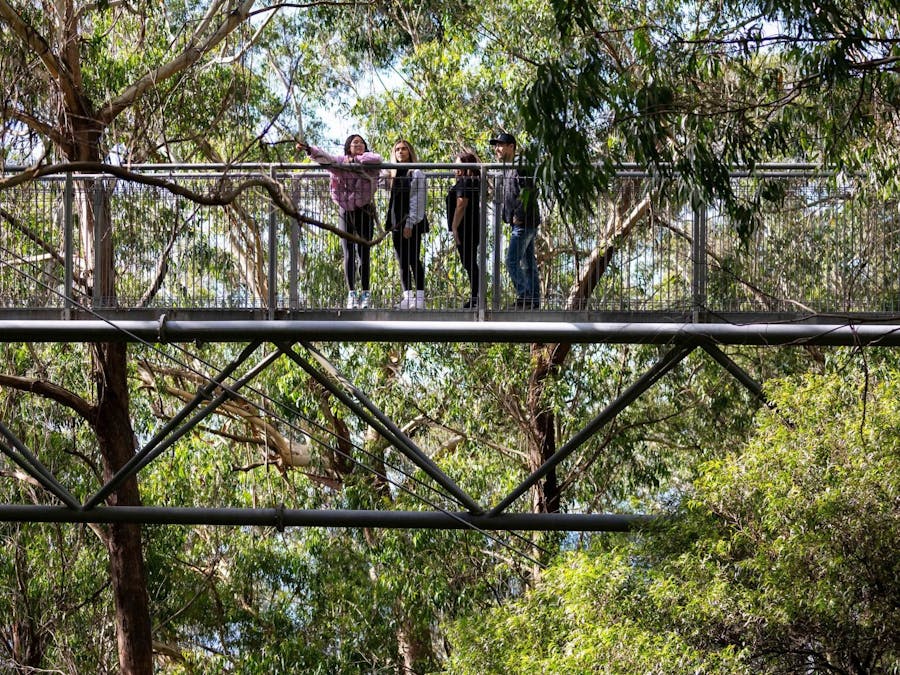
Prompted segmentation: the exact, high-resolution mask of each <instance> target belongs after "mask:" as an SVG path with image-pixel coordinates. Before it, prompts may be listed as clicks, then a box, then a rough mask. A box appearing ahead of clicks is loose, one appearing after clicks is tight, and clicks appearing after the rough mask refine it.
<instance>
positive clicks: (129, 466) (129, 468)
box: [84, 345, 280, 509]
mask: <svg viewBox="0 0 900 675" xmlns="http://www.w3.org/2000/svg"><path fill="white" fill-rule="evenodd" d="M255 346H256V345H251V346H250V347H253V348H254V349H255ZM250 347H248V348H247V350H245V352H244V353H242V354H241V356H243V357H244V358H246V356H249V353H247V351H248V350H250ZM245 353H246V356H244V354H245ZM279 356H280V352H272V353H271V354H268V355H267V356H266V357H265V358H263V359H262V361H260V362H259V363H258V364H256V365H255V366H254V367H253V368H251V369H250V371H248V372H247V374H246V375H244V376H243V377H241V378H240V379H238V380H236V381H235V383H234V384H233V385H231V386H230V387H227V386H225V385H224V384H222V383H221V379H222V378H221V377H220V378H219V384H218V385H217V386H219V387H221V388H222V393H221V394H219V395H218V396H216V397H215V398H214V399H212V401H210V402H209V404H208V405H206V406H205V407H204V408H203V409H201V410H200V412H198V413H197V414H196V415H194V416H193V417H192V418H191V419H190V420H188V421H187V422H186V423H185V424H184V425H183V426H181V427H180V428H178V429H177V430H176V431H175V432H174V433H172V434H171V435H170V436H169V437H168V438H167V439H165V440H164V441H160V442H157V443H150V444H148V445H146V446H144V448H142V449H141V450H140V452H138V453H136V454H135V456H134V457H132V458H131V459H130V460H129V461H128V462H127V463H126V464H125V466H123V467H122V468H121V469H119V470H118V471H117V472H116V474H115V475H114V476H113V477H112V478H110V479H109V480H108V481H107V482H106V484H105V485H104V486H103V487H101V488H100V490H98V491H97V492H96V493H95V494H94V495H93V496H92V497H91V498H90V499H88V500H87V501H86V502H85V503H84V508H85V509H92V508H94V507H95V506H97V505H98V504H99V503H100V502H101V501H103V500H104V499H106V498H107V497H108V496H109V495H111V494H112V493H113V491H114V490H115V489H116V488H118V487H119V486H120V485H121V484H122V483H123V482H124V481H125V480H127V479H128V478H130V477H131V476H133V475H135V474H137V472H138V471H140V470H141V469H143V468H144V467H145V466H147V465H148V464H149V463H150V462H152V461H153V460H154V459H156V458H157V457H158V456H159V455H161V454H162V453H163V452H164V451H165V450H166V449H168V448H169V447H171V446H172V445H173V444H174V443H175V442H176V441H177V440H178V439H180V438H181V437H182V436H184V435H185V434H187V433H188V432H189V431H190V430H191V429H193V428H194V427H195V426H197V425H198V424H199V423H200V422H202V421H203V420H204V419H206V418H207V417H209V416H210V415H211V414H212V413H213V412H215V410H216V409H217V408H218V407H219V406H220V405H222V403H224V402H225V401H227V400H228V399H230V398H234V397H236V396H238V393H237V392H238V390H240V389H241V388H243V387H244V386H245V385H246V384H247V383H248V382H250V381H251V380H252V379H253V378H255V377H256V376H257V375H259V374H260V373H261V372H262V371H263V370H265V369H266V368H268V367H269V366H270V365H272V363H273V362H274V361H275V360H276V359H277V358H278V357H279ZM239 358H240V357H239ZM232 365H235V364H232ZM235 367H236V365H235ZM229 368H231V367H230V366H229ZM229 368H226V371H227V370H229ZM231 370H233V368H231ZM210 384H213V383H210ZM209 387H210V385H206V387H205V388H209ZM201 393H202V392H201ZM201 393H198V394H197V396H196V397H195V399H194V400H197V399H198V398H200V397H201ZM192 403H193V401H192ZM198 403H199V401H198ZM158 436H160V434H157V437H158Z"/></svg>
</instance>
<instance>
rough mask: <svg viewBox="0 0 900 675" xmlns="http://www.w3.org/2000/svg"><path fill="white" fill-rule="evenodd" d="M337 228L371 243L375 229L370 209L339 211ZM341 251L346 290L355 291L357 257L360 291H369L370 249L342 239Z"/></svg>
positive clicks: (365, 245) (364, 207)
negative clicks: (342, 253)
mask: <svg viewBox="0 0 900 675" xmlns="http://www.w3.org/2000/svg"><path fill="white" fill-rule="evenodd" d="M339 226H340V228H341V230H342V231H344V232H346V233H347V234H355V235H357V236H359V237H362V238H363V239H368V240H370V241H371V239H372V234H373V232H374V229H375V221H374V219H373V217H372V209H371V207H370V206H363V207H361V208H358V209H353V210H352V211H344V210H343V209H341V214H340V221H339ZM341 250H343V252H344V279H346V280H347V288H349V289H350V290H351V291H352V290H355V289H356V263H357V257H358V258H359V283H360V285H361V286H362V290H364V291H367V290H369V272H370V269H371V263H370V261H371V254H372V251H371V247H370V246H369V245H368V244H358V243H356V242H355V241H350V240H349V239H343V238H342V239H341Z"/></svg>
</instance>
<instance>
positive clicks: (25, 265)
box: [0, 180, 65, 308]
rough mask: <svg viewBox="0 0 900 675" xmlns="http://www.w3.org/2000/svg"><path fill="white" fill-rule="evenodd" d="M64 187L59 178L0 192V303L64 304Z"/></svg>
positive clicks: (19, 305)
mask: <svg viewBox="0 0 900 675" xmlns="http://www.w3.org/2000/svg"><path fill="white" fill-rule="evenodd" d="M64 192H65V183H64V181H62V180H43V181H35V182H30V183H25V184H22V185H19V186H16V187H15V188H14V189H8V190H3V191H2V192H0V260H2V265H0V306H3V307H15V308H41V307H53V308H57V307H62V306H64V304H65V287H64V280H65V277H64V275H65V253H64V250H65V246H64V242H63V237H64V230H63V223H64V213H63V212H64V209H65V199H64Z"/></svg>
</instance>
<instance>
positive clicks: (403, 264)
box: [391, 230, 425, 291]
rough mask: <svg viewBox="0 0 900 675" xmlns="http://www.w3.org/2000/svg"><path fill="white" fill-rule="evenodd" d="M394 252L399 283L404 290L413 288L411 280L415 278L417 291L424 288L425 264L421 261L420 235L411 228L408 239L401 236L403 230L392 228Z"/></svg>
mask: <svg viewBox="0 0 900 675" xmlns="http://www.w3.org/2000/svg"><path fill="white" fill-rule="evenodd" d="M391 235H392V237H393V239H394V252H395V253H396V254H397V262H398V263H399V264H400V285H401V286H402V287H403V290H404V291H411V290H413V288H412V285H411V282H412V280H413V278H415V284H416V288H415V290H417V291H424V290H425V265H424V264H423V263H422V235H421V233H419V232H416V231H415V230H413V233H412V235H411V236H410V237H409V239H405V238H404V237H403V230H393V231H392V232H391Z"/></svg>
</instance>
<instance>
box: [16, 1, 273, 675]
mask: <svg viewBox="0 0 900 675" xmlns="http://www.w3.org/2000/svg"><path fill="white" fill-rule="evenodd" d="M258 4H259V3H256V2H254V1H253V0H242V1H228V0H216V1H214V2H212V3H191V2H185V3H174V4H173V3H167V4H165V5H161V4H159V3H155V2H138V3H127V4H120V3H81V2H76V1H75V0H66V1H63V2H7V1H3V2H0V38H2V39H0V77H2V79H3V81H4V96H3V100H2V106H0V133H2V146H3V152H4V155H5V157H6V159H9V160H13V161H18V162H22V161H32V160H33V162H34V164H33V165H32V166H31V167H29V168H26V169H25V170H24V171H23V172H22V173H20V174H18V175H16V176H14V177H13V178H12V179H10V178H6V179H5V180H4V181H3V182H4V183H10V181H11V180H12V181H14V182H18V183H21V182H23V181H26V180H28V179H30V178H31V177H34V176H37V175H39V174H40V173H41V172H42V171H47V170H48V169H47V165H48V163H49V162H52V161H66V162H69V163H70V166H78V168H79V170H88V171H103V170H104V166H103V164H104V161H105V160H107V158H108V157H109V156H110V155H111V153H112V154H117V155H120V156H126V157H127V158H128V159H129V160H130V161H143V160H147V159H155V158H159V157H162V156H164V157H166V158H168V159H177V158H185V157H191V156H192V152H195V151H196V149H198V148H199V149H200V150H201V151H205V152H206V156H208V155H209V154H210V153H211V152H218V153H219V154H221V155H228V156H232V157H233V156H237V157H240V156H241V153H242V152H245V150H243V149H242V148H246V147H247V145H248V143H249V141H252V139H253V138H254V137H256V136H257V135H258V134H261V133H263V127H262V125H261V123H262V122H264V121H265V118H266V117H268V118H269V119H271V117H272V115H270V114H268V113H266V114H262V111H265V110H266V109H267V108H266V106H267V105H269V104H268V103H266V96H267V95H268V93H267V90H266V89H265V87H266V86H267V84H268V83H266V82H265V80H262V79H255V78H254V77H251V76H250V75H248V72H249V69H248V68H246V66H247V62H246V61H245V60H244V59H243V58H242V56H243V54H245V53H247V50H249V49H250V48H251V47H252V46H253V45H254V38H255V36H256V34H257V33H262V32H263V29H264V28H265V27H266V26H267V25H268V22H267V20H268V19H271V17H272V16H273V15H275V14H277V12H278V9H279V6H278V5H273V6H271V7H269V6H267V5H261V6H259V7H258V6H257V5H258ZM254 102H255V103H259V104H261V105H259V106H257V107H253V106H252V104H253V103H254ZM270 102H271V99H269V103H270ZM269 112H271V110H269ZM247 128H249V130H250V133H249V140H248V134H247V133H246V129H247ZM235 132H237V133H235ZM210 139H215V141H216V142H218V143H219V144H220V145H219V147H218V148H215V147H214V146H213V143H211V142H210ZM191 141H192V142H191ZM225 148H227V151H226V150H224V149H225ZM192 149H194V150H192ZM194 156H196V155H194ZM76 163H77V164H76ZM78 185H79V186H82V185H83V189H84V190H86V191H88V190H96V191H97V196H98V197H99V201H96V200H93V199H81V200H79V202H78V203H79V205H80V213H79V218H78V221H79V224H80V229H81V246H80V250H81V252H82V261H83V269H80V270H78V274H77V277H78V278H79V279H80V280H82V282H83V285H84V288H83V290H84V291H85V292H86V293H87V295H88V296H90V297H92V298H93V300H94V302H95V303H96V304H97V305H98V306H103V305H106V306H109V305H114V304H115V302H116V284H115V274H114V269H113V267H112V261H113V257H112V255H111V252H112V249H111V247H112V241H113V235H114V233H113V232H112V226H111V222H112V221H111V219H110V217H109V208H108V207H109V197H110V195H109V191H108V190H107V189H106V187H105V185H104V182H103V181H102V180H97V181H90V182H89V184H86V185H84V184H83V183H82V182H81V181H78ZM94 205H98V206H100V208H99V210H95V209H94V208H93V207H94ZM104 207H105V208H104ZM95 242H99V247H100V249H101V250H100V251H98V252H97V254H98V256H97V257H99V259H100V260H101V261H103V262H102V264H104V265H106V266H107V267H106V269H93V268H92V265H93V260H95V252H94V251H93V250H92V248H93V246H94V243H95ZM90 352H91V360H92V363H93V378H92V382H91V386H90V387H83V388H81V389H80V390H74V389H69V388H66V387H65V386H58V385H55V384H54V383H52V382H50V381H48V380H47V379H46V378H45V377H43V376H42V375H41V374H40V373H37V374H35V375H29V376H24V377H19V376H4V378H3V385H4V387H5V388H7V389H21V390H23V391H29V392H32V393H36V394H38V395H39V396H43V397H46V398H48V399H51V400H53V401H54V402H56V403H57V404H58V405H60V406H62V407H64V408H68V409H69V410H70V411H71V412H73V413H74V414H76V415H77V416H79V417H81V418H83V419H84V420H85V421H86V422H87V424H88V425H89V426H90V428H91V429H92V431H93V434H94V437H95V439H96V443H97V446H98V449H99V457H100V459H101V460H102V473H103V475H104V476H105V477H107V478H108V477H110V476H112V475H113V474H114V473H115V472H116V471H117V470H118V469H119V468H121V467H122V466H123V465H124V464H125V463H126V462H127V461H128V460H129V459H130V458H131V457H132V455H133V452H134V449H135V435H134V431H133V424H132V419H131V410H130V392H129V385H128V377H127V375H128V363H127V357H126V347H125V344H124V343H107V344H95V345H93V346H92V347H91V349H90ZM91 389H93V391H91ZM111 501H113V502H114V503H117V504H139V503H140V494H139V490H138V485H137V482H136V480H134V479H131V480H129V481H126V482H125V483H124V484H123V485H122V486H121V487H120V488H119V489H118V490H117V491H116V493H115V494H114V495H113V496H112V497H111ZM103 537H104V541H105V543H106V546H107V549H108V553H109V561H110V579H111V582H112V589H113V597H114V600H115V607H116V626H117V634H118V654H119V662H120V668H121V670H122V671H123V672H133V673H149V672H151V670H152V653H151V626H150V615H149V610H148V598H147V591H146V579H145V567H144V560H143V554H142V542H141V531H140V528H139V527H137V526H134V525H111V526H109V527H108V528H105V529H104V532H103Z"/></svg>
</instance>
